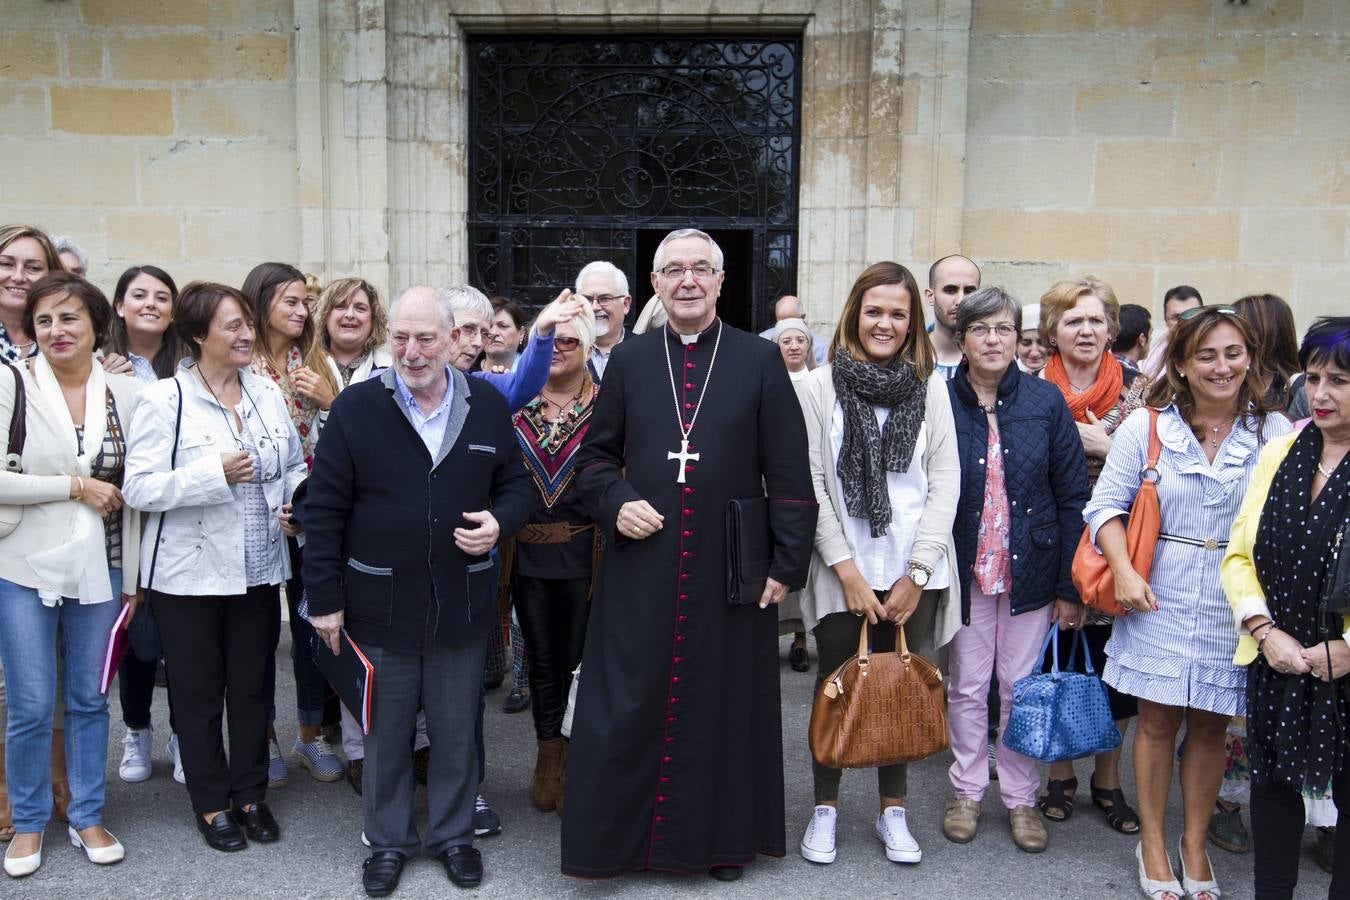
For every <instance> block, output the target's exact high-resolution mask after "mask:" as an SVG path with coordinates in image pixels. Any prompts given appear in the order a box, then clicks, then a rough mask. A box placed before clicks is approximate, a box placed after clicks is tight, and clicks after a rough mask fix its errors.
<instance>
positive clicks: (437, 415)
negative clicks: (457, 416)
mask: <svg viewBox="0 0 1350 900" xmlns="http://www.w3.org/2000/svg"><path fill="white" fill-rule="evenodd" d="M394 390H396V391H397V392H398V398H399V401H400V402H401V403H402V404H403V408H404V409H405V410H407V412H408V421H409V422H411V423H412V427H413V428H414V429H415V430H416V431H417V436H418V437H420V438H421V439H422V443H423V444H425V445H426V448H427V452H428V453H430V454H431V458H432V459H435V458H436V454H438V453H440V451H441V441H442V440H444V438H445V423H446V422H447V421H448V420H449V418H450V403H451V401H452V400H454V397H455V379H454V376H453V375H451V374H450V367H449V366H446V367H445V396H444V397H442V398H441V402H440V403H438V404H437V405H436V408H435V409H433V410H432V411H431V412H430V413H429V414H428V413H424V412H422V407H420V406H418V405H417V398H415V397H414V396H413V395H412V391H410V390H408V386H407V385H406V384H404V383H403V378H402V376H400V375H399V374H398V371H397V370H395V372H394Z"/></svg>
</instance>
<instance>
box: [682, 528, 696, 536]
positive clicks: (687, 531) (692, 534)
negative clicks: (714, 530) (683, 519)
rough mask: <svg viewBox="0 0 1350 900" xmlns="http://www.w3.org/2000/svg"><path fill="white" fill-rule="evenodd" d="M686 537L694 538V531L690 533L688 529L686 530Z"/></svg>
mask: <svg viewBox="0 0 1350 900" xmlns="http://www.w3.org/2000/svg"><path fill="white" fill-rule="evenodd" d="M684 536H685V537H693V536H694V533H693V532H692V531H689V530H688V529H685V531H684Z"/></svg>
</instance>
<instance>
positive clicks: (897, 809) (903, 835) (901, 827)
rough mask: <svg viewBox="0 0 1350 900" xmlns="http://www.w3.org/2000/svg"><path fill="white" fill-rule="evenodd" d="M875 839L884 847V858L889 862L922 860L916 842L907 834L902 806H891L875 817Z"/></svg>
mask: <svg viewBox="0 0 1350 900" xmlns="http://www.w3.org/2000/svg"><path fill="white" fill-rule="evenodd" d="M877 838H878V839H880V841H881V842H882V843H883V844H885V845H886V858H887V859H889V860H890V861H891V862H898V863H916V862H918V861H919V860H921V859H923V851H922V850H920V849H919V843H918V841H916V840H914V835H912V834H910V833H909V824H908V823H907V822H906V821H905V808H904V807H903V806H892V807H891V808H890V809H888V810H886V811H885V812H884V813H882V814H881V815H879V816H877Z"/></svg>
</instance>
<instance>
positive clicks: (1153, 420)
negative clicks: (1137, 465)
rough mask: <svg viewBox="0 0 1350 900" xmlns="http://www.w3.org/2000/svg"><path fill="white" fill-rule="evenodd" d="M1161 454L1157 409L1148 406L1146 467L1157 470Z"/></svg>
mask: <svg viewBox="0 0 1350 900" xmlns="http://www.w3.org/2000/svg"><path fill="white" fill-rule="evenodd" d="M1161 456H1162V437H1160V436H1159V435H1158V410H1156V409H1154V408H1153V407H1152V406H1150V407H1148V468H1150V469H1153V470H1154V471H1157V468H1158V458H1159V457H1161Z"/></svg>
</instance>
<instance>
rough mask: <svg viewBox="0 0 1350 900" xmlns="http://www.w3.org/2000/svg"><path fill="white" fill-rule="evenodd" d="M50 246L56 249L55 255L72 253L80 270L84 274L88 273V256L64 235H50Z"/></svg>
mask: <svg viewBox="0 0 1350 900" xmlns="http://www.w3.org/2000/svg"><path fill="white" fill-rule="evenodd" d="M52 246H53V247H55V248H56V255H57V256H60V255H61V254H62V253H74V254H75V258H76V259H78V260H79V261H80V268H81V269H84V270H85V271H86V272H87V271H89V254H88V253H85V252H84V251H83V250H81V249H80V245H79V244H77V243H75V241H74V240H73V239H72V238H71V237H70V236H69V235H66V234H57V235H52Z"/></svg>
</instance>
